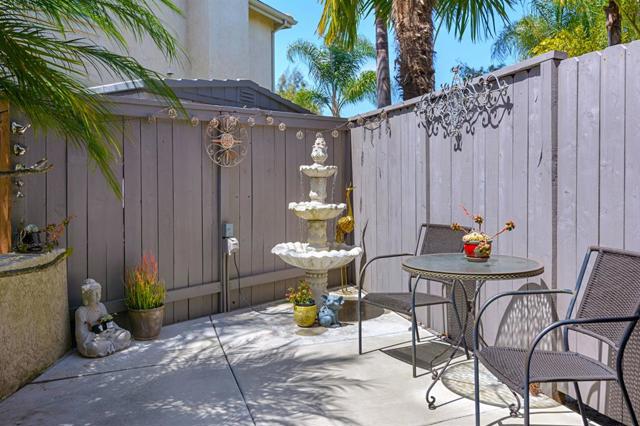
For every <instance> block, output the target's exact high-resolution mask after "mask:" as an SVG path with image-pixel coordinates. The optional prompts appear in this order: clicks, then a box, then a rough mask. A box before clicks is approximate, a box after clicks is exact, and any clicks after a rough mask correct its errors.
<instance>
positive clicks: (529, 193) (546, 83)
mask: <svg viewBox="0 0 640 426" xmlns="http://www.w3.org/2000/svg"><path fill="white" fill-rule="evenodd" d="M639 66H640V42H633V43H631V44H628V45H620V46H615V47H611V48H608V49H606V50H604V51H602V52H593V53H589V54H587V55H584V56H580V57H577V58H569V59H566V55H564V54H561V53H558V52H551V53H549V54H545V55H542V56H540V57H537V58H533V59H530V60H527V61H525V62H522V63H520V64H516V65H513V66H510V67H506V68H503V69H502V70H499V71H497V72H496V75H497V76H499V78H500V79H502V80H503V81H504V82H506V83H507V84H509V89H508V93H507V96H506V99H505V100H504V101H503V102H502V103H501V104H499V105H497V106H496V108H494V109H492V110H491V111H490V113H489V114H481V116H480V118H478V119H476V120H474V121H473V122H472V123H470V124H469V125H466V126H465V127H464V128H463V134H462V138H461V140H460V145H461V149H460V150H454V149H453V141H452V140H451V139H450V138H448V137H447V136H446V135H445V134H444V133H443V132H442V129H441V128H439V127H438V126H437V125H433V126H432V125H430V123H427V129H426V130H425V129H423V128H418V127H417V123H416V121H415V115H414V113H413V111H412V109H413V105H415V103H416V100H413V101H407V102H405V103H404V104H401V105H399V106H394V107H391V108H390V110H389V114H390V115H392V119H391V120H390V121H389V125H390V127H391V132H390V134H389V136H388V137H378V138H377V139H376V137H375V134H374V138H373V139H372V142H370V143H367V142H365V141H366V138H365V135H366V134H367V132H368V131H367V130H364V129H363V128H356V129H354V130H353V131H352V135H351V137H352V149H353V153H354V154H353V155H354V179H355V180H356V181H362V182H363V183H362V185H361V186H362V188H361V189H360V191H358V190H357V191H356V194H357V195H356V196H357V198H358V199H359V200H360V201H359V202H360V204H361V205H359V210H358V213H359V214H360V216H361V218H360V223H361V224H362V223H363V222H365V221H368V228H367V238H366V243H367V249H368V251H367V255H368V256H369V257H373V256H375V255H378V254H383V253H385V252H388V251H389V250H388V249H389V248H393V249H397V247H396V244H395V243H394V241H393V239H392V238H390V233H393V230H394V229H396V228H398V227H399V228H398V229H402V232H407V233H408V232H410V231H413V229H414V228H415V226H416V223H411V220H407V221H401V224H400V225H398V223H397V218H396V217H397V216H393V215H391V214H389V213H385V211H388V209H389V206H390V205H391V204H393V205H394V208H397V207H396V205H397V199H392V198H390V197H391V195H389V192H390V191H391V190H392V188H391V187H390V185H389V183H395V182H397V181H398V180H402V179H404V173H405V172H408V170H407V169H406V168H405V166H404V164H400V166H399V167H398V165H397V163H396V162H395V161H394V160H393V159H391V158H390V157H389V152H393V150H395V149H398V150H400V151H403V150H406V149H413V148H412V146H413V145H411V144H412V143H413V142H412V141H419V143H420V144H425V145H426V151H425V155H424V157H423V158H425V159H426V166H425V167H424V168H423V169H420V170H418V169H416V170H415V171H414V173H415V175H416V182H417V181H420V180H422V181H423V182H424V184H425V186H426V189H425V191H424V193H425V194H427V205H426V208H425V209H424V210H423V209H421V208H419V207H418V205H417V203H414V202H407V201H406V200H404V199H401V207H400V211H401V214H400V216H401V217H403V218H404V217H413V215H414V214H415V215H416V217H418V216H419V215H422V218H427V220H428V221H429V222H432V223H445V224H447V223H451V222H460V223H463V224H465V223H469V219H468V218H466V217H465V216H464V214H463V212H462V209H461V208H460V205H461V204H462V205H464V206H466V207H467V208H468V209H469V210H471V211H473V212H474V213H478V214H482V215H483V216H484V217H485V218H486V222H485V224H486V230H487V231H488V232H489V233H493V232H495V231H497V230H498V229H499V228H500V227H501V226H502V224H503V223H504V222H505V221H506V220H509V219H513V220H514V221H515V223H516V229H515V231H514V232H512V233H510V234H508V235H505V236H502V237H501V238H499V239H498V240H497V241H496V242H495V243H494V252H495V253H500V254H511V255H515V256H524V257H529V258H533V259H537V260H539V261H541V262H542V263H543V264H544V266H545V273H544V275H543V276H542V279H541V280H538V279H536V280H533V281H535V282H536V285H542V286H544V287H549V288H573V286H574V285H575V280H576V277H577V273H578V269H579V266H580V264H581V262H582V259H583V256H584V254H585V252H586V250H587V248H588V247H589V246H590V245H603V246H608V247H614V248H624V249H628V250H634V251H640V231H639V230H640V226H639V223H638V222H639V221H640V219H639V218H640V216H639V215H638V211H639V210H640V195H639V194H640V193H639V192H638V187H639V186H640V166H638V164H640V148H639V147H640V145H639V144H638V142H640V140H639V136H638V135H640V120H638V116H639V114H640V75H639V74H638V73H637V69H638V67H639ZM377 112H378V111H373V112H372V113H371V114H375V113H377ZM365 116H366V115H365ZM409 123H411V124H409ZM404 125H407V126H409V127H410V128H405V127H404ZM412 132H414V133H412ZM414 134H415V135H416V136H413V135H414ZM407 138H409V139H412V141H409V142H407V140H406V139H407ZM403 144H407V146H406V147H405V146H402V145H403ZM358 156H360V157H361V160H360V161H358V159H357V158H358ZM381 157H382V160H381ZM389 165H392V167H389ZM374 178H375V179H374ZM374 181H375V184H374V183H372V182H374ZM385 183H386V186H385ZM401 189H402V190H403V189H404V188H401ZM405 210H408V212H405ZM356 221H358V217H357V216H356ZM416 222H420V220H416ZM390 269H391V270H390ZM399 269H400V262H399V261H393V262H392V261H389V264H388V265H385V266H378V269H376V270H375V272H374V273H372V274H370V275H369V276H368V277H367V280H366V283H365V285H366V288H367V289H369V290H372V291H375V290H380V289H386V290H392V291H402V290H403V289H404V285H405V284H404V283H403V282H401V281H398V280H394V277H395V276H397V274H398V273H399V272H398V271H399ZM530 281H531V280H530ZM525 284H527V282H526V281H524V280H521V281H513V282H500V283H498V282H489V283H487V284H486V285H485V286H484V288H483V290H482V291H481V293H480V301H481V302H482V301H486V300H487V299H488V298H489V297H491V296H493V295H494V294H497V293H499V292H503V291H506V290H511V289H519V288H521V287H522V286H523V285H525ZM433 290H434V289H433V288H432V291H433ZM435 291H441V289H440V288H435ZM568 301H569V299H568V298H567V297H558V298H557V299H555V303H556V304H557V308H558V311H559V312H560V315H561V316H562V315H564V313H565V312H566V308H567V306H568ZM550 302H551V301H550V300H547V299H540V300H532V301H530V302H529V303H525V302H523V301H521V300H516V299H512V300H509V299H508V298H505V299H502V300H501V302H499V303H497V304H495V305H494V307H493V308H492V309H490V310H489V311H487V313H486V314H485V315H486V317H484V320H483V329H484V330H483V331H484V336H485V337H486V338H487V339H488V341H489V342H492V341H495V342H496V343H497V344H501V345H504V344H509V345H517V346H523V345H528V344H529V342H530V339H531V337H532V336H533V335H534V334H535V333H536V332H537V331H539V330H540V329H541V327H542V326H543V325H544V324H545V323H548V322H549V321H551V320H553V319H555V318H554V315H553V314H552V311H553V310H554V306H553V304H552V303H550ZM525 315H526V316H527V317H526V318H527V320H526V321H523V318H525V317H524V316H525ZM532 315H533V319H532ZM419 317H420V318H421V320H422V321H423V322H425V323H426V324H427V325H428V326H429V327H431V328H433V329H436V330H438V331H444V330H445V328H446V327H447V326H450V325H451V321H450V320H449V319H448V318H447V315H446V313H445V312H443V311H442V309H440V308H437V309H436V308H434V309H432V310H431V312H419ZM514 321H515V322H514ZM508 324H515V326H509V325H508ZM454 331H455V330H454ZM639 336H640V332H638V331H636V332H634V334H633V335H632V340H631V343H630V346H629V347H628V348H627V356H626V358H625V376H626V377H629V382H631V383H628V385H629V387H630V393H631V396H632V399H633V400H634V405H635V407H636V409H638V408H640V382H638V380H636V379H637V377H640V367H639V366H640V363H639V362H638V359H639V358H640V356H639V355H638V354H640V337H639ZM546 344H547V345H548V346H549V347H550V348H552V347H553V346H554V345H555V346H557V343H556V342H554V341H552V340H549V341H548V342H546ZM570 344H571V347H572V348H575V349H578V350H580V351H581V352H582V353H585V354H587V355H589V356H591V357H594V358H596V359H600V360H601V361H603V362H610V363H612V365H613V362H614V361H615V360H614V356H615V354H613V353H610V351H609V350H608V348H607V347H606V345H603V344H600V343H598V342H596V341H595V340H594V339H591V338H589V337H586V336H580V335H574V334H572V335H571V336H570ZM581 387H582V395H583V396H584V397H586V399H587V400H588V403H589V405H591V406H592V407H594V408H596V409H598V410H599V411H601V412H604V413H606V414H607V415H609V416H611V417H613V418H616V419H618V420H620V421H623V422H628V421H629V419H628V414H627V412H626V408H625V407H624V404H623V402H622V397H621V395H620V390H619V389H618V386H617V385H616V384H615V383H609V384H608V385H607V384H598V383H582V384H581ZM558 389H559V390H561V391H564V392H568V393H569V394H572V393H573V391H572V389H567V387H565V386H562V385H561V386H559V387H558Z"/></svg>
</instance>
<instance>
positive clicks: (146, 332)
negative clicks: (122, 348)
mask: <svg viewBox="0 0 640 426" xmlns="http://www.w3.org/2000/svg"><path fill="white" fill-rule="evenodd" d="M125 290H126V295H125V302H126V304H127V308H128V309H129V321H130V323H131V334H133V337H134V338H135V339H137V340H153V339H155V338H156V337H158V335H159V334H160V330H161V329H162V320H163V319H164V299H165V296H166V290H165V286H164V283H163V282H162V281H160V280H159V279H158V262H156V259H155V258H154V257H153V255H152V254H145V255H144V256H143V257H142V262H141V263H140V265H138V266H136V267H135V268H134V269H133V270H132V271H130V272H129V275H128V277H127V282H126V285H125Z"/></svg>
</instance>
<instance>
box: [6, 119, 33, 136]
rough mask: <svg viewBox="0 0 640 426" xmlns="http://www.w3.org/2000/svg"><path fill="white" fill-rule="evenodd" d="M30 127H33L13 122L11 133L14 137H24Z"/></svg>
mask: <svg viewBox="0 0 640 426" xmlns="http://www.w3.org/2000/svg"><path fill="white" fill-rule="evenodd" d="M29 127H31V124H27V125H26V126H25V125H23V124H20V123H18V122H16V121H12V122H11V133H12V134H14V135H24V132H26V131H27V130H28V129H29Z"/></svg>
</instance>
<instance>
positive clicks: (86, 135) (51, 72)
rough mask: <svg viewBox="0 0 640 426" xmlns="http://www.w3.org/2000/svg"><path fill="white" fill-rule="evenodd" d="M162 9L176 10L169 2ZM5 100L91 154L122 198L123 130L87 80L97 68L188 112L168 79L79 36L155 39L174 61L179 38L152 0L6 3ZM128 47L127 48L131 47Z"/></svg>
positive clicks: (1, 29) (0, 42) (1, 50)
mask: <svg viewBox="0 0 640 426" xmlns="http://www.w3.org/2000/svg"><path fill="white" fill-rule="evenodd" d="M159 4H162V5H165V6H166V7H169V8H170V9H171V10H174V9H175V6H174V5H173V3H171V2H170V1H169V0H161V1H160V2H159ZM0 10H2V12H0V97H1V98H4V99H6V100H8V101H9V102H10V103H11V104H12V105H14V106H15V107H17V108H19V109H21V110H22V111H23V112H24V113H25V114H26V115H27V116H28V117H29V119H30V121H31V122H32V124H33V125H34V127H36V128H40V129H43V130H56V131H59V132H61V133H62V134H64V135H65V136H66V137H67V140H68V141H69V142H71V143H73V144H75V145H76V146H78V147H80V148H83V149H85V150H86V151H87V153H88V155H89V157H90V158H91V159H92V160H93V161H94V162H95V163H96V164H97V166H98V167H99V168H100V170H101V171H102V173H103V174H104V176H105V178H106V179H107V181H108V183H109V185H110V186H111V188H112V189H113V191H114V192H115V193H116V194H117V195H119V196H120V195H121V194H120V182H119V181H118V180H117V179H116V177H115V176H114V174H113V171H112V168H111V167H112V165H113V161H114V158H115V156H117V155H119V154H120V153H119V139H120V136H119V134H118V128H117V125H116V124H115V120H114V118H115V117H114V116H113V115H112V114H111V112H110V110H109V102H108V100H107V99H105V98H104V97H100V96H98V95H96V94H94V93H93V92H91V91H90V90H89V89H87V88H86V87H85V86H84V84H83V83H82V82H81V81H82V79H83V78H84V77H85V75H86V72H87V71H88V70H90V69H95V70H97V71H99V72H106V73H108V74H109V75H111V76H114V77H116V78H120V79H123V80H141V81H142V82H143V84H144V85H145V86H146V87H147V88H148V89H149V90H150V91H151V92H153V93H155V94H157V95H159V96H161V97H163V98H165V99H167V100H168V101H169V103H170V105H171V106H173V107H175V108H178V109H179V110H180V111H182V112H183V113H184V108H183V107H182V105H181V104H180V102H179V100H178V99H177V98H176V96H175V94H174V93H173V92H172V91H171V89H170V88H169V87H168V86H167V85H166V84H165V83H164V82H163V81H162V79H161V76H160V75H158V74H157V73H156V72H154V71H151V70H148V69H146V68H145V67H143V66H142V65H140V64H139V63H138V62H137V61H136V60H134V59H132V58H130V57H127V56H123V55H119V54H117V53H114V52H111V51H108V50H106V49H104V48H102V47H100V46H97V45H95V44H94V43H92V42H90V41H89V40H87V39H84V38H80V37H77V36H75V33H74V32H73V31H72V30H73V29H78V27H85V28H89V27H90V28H93V29H94V30H96V31H97V30H102V31H103V32H104V33H105V34H107V35H109V36H111V37H112V38H114V39H116V40H119V41H120V42H121V43H123V45H124V43H125V42H124V40H125V39H124V36H123V33H122V31H124V30H129V31H131V32H133V34H134V35H136V36H138V37H142V36H144V35H145V34H146V35H148V36H149V37H150V38H151V39H152V40H153V41H154V43H156V45H157V46H158V47H159V48H161V49H162V50H163V51H164V52H165V53H166V55H167V56H168V57H174V56H175V54H176V45H175V41H174V40H173V37H172V36H171V35H170V34H169V33H168V32H167V31H166V30H165V29H164V28H163V27H162V25H161V23H160V21H159V20H158V19H157V18H156V17H155V15H154V14H153V12H152V9H151V3H149V2H147V1H137V2H136V1H133V0H96V1H92V2H86V1H82V0H0ZM125 47H126V46H125Z"/></svg>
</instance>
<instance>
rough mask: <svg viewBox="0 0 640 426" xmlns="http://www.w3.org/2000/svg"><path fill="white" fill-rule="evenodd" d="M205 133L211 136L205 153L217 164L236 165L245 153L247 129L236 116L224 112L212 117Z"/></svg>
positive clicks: (221, 165) (224, 165) (222, 165)
mask: <svg viewBox="0 0 640 426" xmlns="http://www.w3.org/2000/svg"><path fill="white" fill-rule="evenodd" d="M249 125H251V124H249ZM207 134H208V135H209V136H211V137H212V139H211V143H210V144H209V145H207V155H209V158H210V159H211V161H213V162H214V163H215V164H217V165H218V166H220V167H234V166H237V165H238V164H240V162H241V161H242V160H243V159H244V157H245V155H247V145H246V143H247V140H248V134H247V129H246V127H243V126H242V125H241V124H240V120H239V119H238V117H236V116H234V115H229V114H224V115H222V116H221V117H220V118H213V119H212V120H211V121H209V124H208V125H207Z"/></svg>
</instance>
